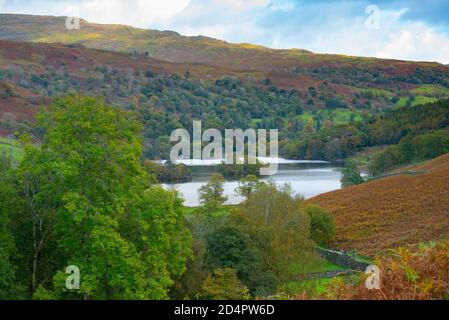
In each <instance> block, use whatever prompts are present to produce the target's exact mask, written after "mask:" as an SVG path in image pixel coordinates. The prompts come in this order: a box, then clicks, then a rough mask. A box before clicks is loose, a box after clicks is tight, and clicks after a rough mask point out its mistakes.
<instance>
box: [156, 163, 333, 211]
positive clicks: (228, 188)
mask: <svg viewBox="0 0 449 320" xmlns="http://www.w3.org/2000/svg"><path fill="white" fill-rule="evenodd" d="M190 168H191V169H192V178H193V179H192V181H191V182H187V183H178V184H164V187H165V188H167V189H173V188H176V189H178V190H179V191H180V193H181V194H182V195H183V197H184V199H185V205H186V206H188V207H194V206H198V205H199V200H198V190H199V189H200V188H201V187H202V186H203V185H205V184H206V183H207V182H208V180H209V178H210V176H211V175H212V174H213V173H214V172H215V166H214V165H213V164H207V165H204V164H203V165H202V164H201V163H198V162H197V163H195V164H190ZM340 178H341V172H340V167H338V166H337V165H336V164H332V163H325V162H320V161H290V160H284V159H281V161H280V164H279V169H278V172H277V174H276V175H273V176H270V177H269V178H268V177H267V178H262V179H261V180H265V181H266V180H268V179H271V180H273V181H274V182H275V183H276V184H278V185H282V184H285V183H290V185H291V186H292V188H293V191H294V192H295V194H298V195H302V196H304V197H305V198H307V199H308V198H311V197H314V196H317V195H319V194H322V193H326V192H329V191H333V190H338V189H340V188H341V183H340ZM237 186H238V181H235V180H234V181H232V180H228V181H226V182H225V185H224V193H225V195H226V196H228V199H229V200H228V203H229V204H238V203H240V202H242V200H243V199H242V198H241V197H239V196H237V195H236V194H235V192H234V190H235V189H236V188H237Z"/></svg>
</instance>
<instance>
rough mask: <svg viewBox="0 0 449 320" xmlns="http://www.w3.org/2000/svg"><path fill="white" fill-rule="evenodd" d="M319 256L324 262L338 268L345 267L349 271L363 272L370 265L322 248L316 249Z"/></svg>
mask: <svg viewBox="0 0 449 320" xmlns="http://www.w3.org/2000/svg"><path fill="white" fill-rule="evenodd" d="M316 249H317V251H318V253H319V254H320V256H322V257H323V258H325V259H326V260H328V261H330V262H332V263H333V264H336V265H338V266H342V267H346V268H348V269H350V270H356V271H362V272H364V271H365V270H366V268H367V267H368V266H369V265H370V264H369V263H366V262H362V261H360V260H357V259H356V258H354V257H352V256H350V255H348V254H346V253H343V252H339V251H333V250H328V249H323V248H319V247H317V248H316Z"/></svg>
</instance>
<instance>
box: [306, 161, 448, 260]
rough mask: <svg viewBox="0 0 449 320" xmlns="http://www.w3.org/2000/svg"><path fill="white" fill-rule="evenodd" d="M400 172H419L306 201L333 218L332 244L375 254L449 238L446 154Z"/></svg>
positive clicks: (372, 182) (376, 181)
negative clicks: (329, 213)
mask: <svg viewBox="0 0 449 320" xmlns="http://www.w3.org/2000/svg"><path fill="white" fill-rule="evenodd" d="M403 170H406V171H408V172H409V173H410V172H413V171H415V172H417V173H416V175H412V174H399V175H396V176H392V177H388V178H384V179H380V180H375V181H371V182H368V183H365V184H362V185H359V186H355V187H351V188H347V189H343V190H339V191H335V192H330V193H326V194H323V195H320V196H318V197H315V198H313V199H310V200H309V202H310V203H314V204H318V205H320V206H323V207H324V208H326V209H327V210H329V211H330V212H331V213H332V214H333V215H334V216H335V217H336V221H337V240H336V243H335V245H336V246H338V247H340V248H346V249H353V250H357V251H358V252H360V253H363V254H367V255H373V254H376V253H379V252H384V251H385V250H387V249H390V248H395V247H398V246H403V245H408V244H416V243H420V242H427V241H431V240H437V239H441V238H447V237H448V236H449V192H448V190H449V154H446V155H444V156H441V157H439V158H436V159H433V160H430V161H427V162H425V163H423V164H420V165H417V166H412V167H407V168H406V169H403ZM396 173H398V171H396Z"/></svg>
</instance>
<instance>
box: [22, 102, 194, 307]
mask: <svg viewBox="0 0 449 320" xmlns="http://www.w3.org/2000/svg"><path fill="white" fill-rule="evenodd" d="M39 124H40V125H41V127H42V128H43V129H44V131H45V133H46V136H45V142H44V143H43V144H42V146H40V147H34V148H33V149H31V148H30V149H29V150H28V151H27V152H26V156H25V160H24V162H23V163H22V164H21V167H20V168H19V174H20V176H21V177H22V179H21V180H20V182H21V184H22V185H23V186H24V187H23V188H24V190H25V191H26V193H25V195H26V197H25V199H26V201H25V203H26V206H25V209H26V210H25V211H26V212H30V214H28V215H25V218H24V219H23V221H24V222H26V221H27V220H31V223H30V225H31V226H32V227H31V228H32V230H33V232H31V234H32V236H31V238H32V241H31V242H30V243H31V244H32V245H31V247H32V248H34V247H35V244H36V243H37V244H38V246H39V245H40V244H41V243H42V244H43V245H42V248H40V250H41V251H40V252H38V253H39V254H38V255H37V256H38V257H40V256H41V252H47V251H48V250H51V253H52V254H53V260H55V261H57V262H58V264H57V266H56V268H55V270H52V269H48V268H47V269H46V271H47V272H50V275H53V281H52V282H51V283H47V282H46V281H43V280H39V279H36V286H35V287H34V288H33V291H32V293H33V292H35V294H34V297H35V298H48V297H53V298H58V299H63V298H70V299H73V298H84V299H165V298H167V297H168V290H169V288H170V287H171V286H172V285H173V282H174V279H175V278H177V277H179V276H181V275H182V273H183V272H184V271H185V264H186V261H187V259H189V258H190V255H191V249H190V241H191V239H190V234H189V232H188V230H187V229H186V228H185V226H184V223H183V221H184V220H183V219H184V209H183V206H182V200H181V199H180V197H179V196H178V194H177V193H174V192H168V191H165V190H163V189H162V188H160V187H151V186H150V185H149V178H148V176H147V175H146V174H145V172H144V170H143V168H142V166H141V164H140V162H139V159H140V157H141V151H142V145H141V142H140V130H141V127H140V125H139V123H138V122H137V121H136V120H134V116H133V115H132V114H131V113H128V112H125V111H122V110H120V109H117V108H113V107H111V106H108V105H107V104H105V103H104V102H103V101H101V100H98V99H95V98H91V97H83V96H68V97H65V98H61V99H58V100H56V101H55V102H54V103H53V104H52V105H51V106H50V107H49V108H48V109H46V110H44V111H43V112H42V113H41V114H40V115H39ZM29 185H31V186H32V188H30V187H29ZM41 217H44V218H45V219H43V220H42V221H43V223H42V224H43V226H44V228H43V229H42V230H40V225H39V223H40V221H41V220H39V219H41ZM35 226H36V228H35ZM35 229H36V230H38V231H39V232H35ZM35 234H36V236H35ZM47 239H51V240H52V241H49V240H47ZM54 239H55V240H54ZM53 245H55V246H56V248H54V247H53ZM28 251H29V252H30V255H31V256H32V257H34V256H35V254H36V250H35V249H32V250H28ZM30 260H32V259H30ZM33 265H34V260H33ZM68 265H76V266H78V267H79V269H80V272H81V288H80V290H79V291H68V290H67V289H66V288H65V278H66V277H67V275H66V274H65V273H64V270H65V267H66V266H68ZM36 270H37V271H38V270H39V267H37V268H36ZM57 270H59V271H57ZM51 271H53V272H51ZM39 274H40V273H39V272H34V274H33V276H32V277H35V276H36V278H38V277H39ZM38 286H39V288H38Z"/></svg>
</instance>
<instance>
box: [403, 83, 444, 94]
mask: <svg viewBox="0 0 449 320" xmlns="http://www.w3.org/2000/svg"><path fill="white" fill-rule="evenodd" d="M410 92H411V93H413V94H418V95H446V96H449V89H448V88H445V87H443V86H440V85H424V86H421V87H418V88H416V89H413V90H411V91H410Z"/></svg>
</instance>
